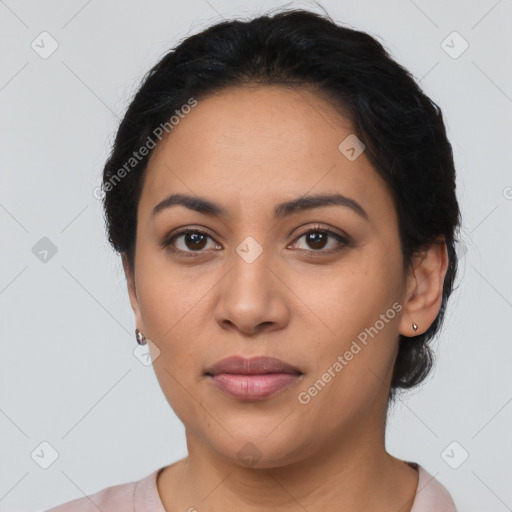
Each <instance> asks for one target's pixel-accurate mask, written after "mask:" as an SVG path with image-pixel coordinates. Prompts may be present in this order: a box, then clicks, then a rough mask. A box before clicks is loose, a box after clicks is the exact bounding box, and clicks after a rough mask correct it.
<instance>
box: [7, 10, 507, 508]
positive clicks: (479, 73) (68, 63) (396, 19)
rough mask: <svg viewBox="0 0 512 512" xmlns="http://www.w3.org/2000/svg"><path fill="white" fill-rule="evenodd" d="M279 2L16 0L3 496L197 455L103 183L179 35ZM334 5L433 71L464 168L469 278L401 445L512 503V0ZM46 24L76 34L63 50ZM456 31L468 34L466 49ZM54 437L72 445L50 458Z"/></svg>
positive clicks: (440, 471) (407, 407)
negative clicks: (121, 249)
mask: <svg viewBox="0 0 512 512" xmlns="http://www.w3.org/2000/svg"><path fill="white" fill-rule="evenodd" d="M293 4H297V5H298V6H301V7H310V8H312V9H313V10H317V11H320V9H319V8H318V7H315V6H314V4H312V3H307V2H293ZM280 5H283V4H282V3H281V2H270V1H267V2H262V1H257V2H255V1H243V2H242V1H241V0H239V1H226V0H208V1H206V0H188V1H186V2H177V1H163V0H149V1H145V2H134V1H130V2H129V1H124V2H122V1H120V0H110V1H104V2H100V1H99V0H89V1H86V0H73V1H68V2H57V1H43V0H41V1H23V0H18V1H15V0H6V1H1V0H0V34H1V35H0V37H1V43H2V44H1V48H0V52H1V59H2V60H1V62H2V66H1V68H0V106H1V109H2V110H1V113H2V115H1V118H0V119H1V121H0V126H1V134H0V160H1V168H2V174H1V175H2V186H1V187H0V223H1V238H2V242H1V243H2V247H3V250H2V262H1V266H0V308H1V321H0V329H1V333H0V343H1V347H0V348H1V353H0V461H1V463H0V511H8V510H9V511H22V510H23V511H36V510H42V509H45V508H49V507H50V506H55V505H57V504H59V503H62V502H64V501H69V500H71V499H74V498H77V497H81V496H83V495H84V494H90V493H92V492H96V491H98V490H100V489H102V488H104V487H106V486H110V485H114V484H118V483H123V482H128V481H131V480H135V479H140V478H142V477H144V476H146V475H147V474H149V473H150V472H152V471H154V470H155V469H156V468H158V467H161V466H163V465H166V464H169V463H171V462H172V461H175V460H177V459H179V458H181V457H183V456H184V455H185V454H186V446H185V438H184V429H183V426H182V424H181V423H180V421H179V420H178V419H177V418H176V417H175V415H174V413H173V412H172V410H171V409H170V407H169V406H168V404H167V402H166V400H165V398H164V397H163V394H162V392H161V390H160V388H159V386H158V383H157V381H156V377H155V375H154V372H153V370H152V368H151V366H145V365H144V364H142V363H141V361H140V360H139V359H138V358H137V357H136V356H135V355H134V353H133V351H134V349H135V348H136V346H137V345H136V342H135V338H134V336H133V329H134V327H135V326H134V322H133V316H132V311H131V309H130V305H129V301H128V296H127V293H126V284H125V281H124V277H123V274H122V267H121V263H120V260H119V258H118V257H117V256H116V255H115V254H114V253H113V252H112V251H111V250H110V248H109V246H108V245H107V242H106V237H105V235H104V226H103V219H102V211H101V204H100V201H98V200H97V199H96V198H95V197H94V195H93V190H94V188H95V187H97V186H98V185H99V183H100V179H99V177H100V173H101V170H102V165H103V164H104V161H105V159H106V157H107V154H108V151H109V148H110V144H111V142H112V139H113V135H114V133H115V130H116V127H117V125H118V122H119V118H120V117H121V116H122V114H123V112H124V109H125V108H126V107H127V105H128V102H129V100H130V97H131V95H132V93H133V92H134V89H135V87H136V86H137V85H138V83H139V81H140V79H141V78H142V75H143V74H144V73H145V72H146V71H147V70H148V69H149V68H150V66H151V65H153V64H154V63H155V62H156V61H157V60H158V59H159V58H160V57H161V56H162V55H163V54H164V52H165V51H166V50H167V49H169V48H170V47H171V46H172V45H173V44H175V43H176V42H177V41H178V40H179V39H181V38H183V37H185V36H187V35H190V34H192V33H194V32H197V31H199V30H201V29H202V28H204V27H206V26H207V25H209V24H210V23H213V22H215V21H217V20H220V19H222V17H226V18H229V17H230V16H233V15H243V16H249V15H254V14H257V13H262V12H264V11H265V10H266V9H267V8H270V7H277V6H280ZM322 5H323V6H324V7H325V8H326V10H327V11H328V12H329V13H330V15H331V16H332V17H333V18H335V19H336V20H337V21H341V22H344V23H345V24H347V25H349V26H351V27H354V28H357V29H360V30H365V31H367V32H369V33H370V34H372V35H374V36H375V37H377V38H378V39H379V40H380V41H381V42H382V43H384V45H385V46H386V48H388V50H389V51H390V52H391V53H392V55H393V56H394V57H395V58H396V59H397V60H398V62H400V63H401V64H402V65H404V66H405V67H406V68H408V69H409V70H410V71H411V72H412V73H413V74H414V76H415V77H416V78H417V79H418V80H420V81H421V85H422V87H423V89H424V90H425V92H426V93H427V94H428V95H430V97H431V98H432V99H433V100H434V101H436V102H437V103H438V104H439V105H440V107H441V108H442V110H443V114H444V117H445V121H446V126H447V130H448V136H449V138H450V141H451V142H452V145H453V150H454V153H455V160H456V166H457V170H458V196H459V199H460V203H461V208H462V213H463V217H464V226H463V231H462V234H463V237H464V244H462V245H461V246H460V247H459V250H460V254H461V264H460V275H459V279H458V283H460V286H459V288H458V289H457V290H456V291H455V292H454V294H453V295H452V298H451V301H450V304H449V309H448V316H447V318H446V323H445V326H444V329H443V331H442V334H441V336H440V337H439V339H438V341H437V342H436V343H435V347H436V351H437V354H438V362H437V364H436V367H435V370H434V371H433V373H432V374H431V376H430V377H429V379H428V380H427V382H426V383H425V384H424V385H423V386H422V387H421V388H419V389H417V390H415V391H413V392H411V393H410V394H409V395H408V396H407V397H406V398H404V400H402V403H400V404H399V406H398V407H397V408H396V409H395V411H394V413H393V416H392V419H391V421H390V424H389V431H388V450H389V451H390V452H391V453H392V454H394V455H395V456H397V457H401V458H403V459H406V460H412V461H417V462H419V463H420V464H422V465H423V466H424V467H425V468H426V469H427V470H428V471H429V472H430V473H431V474H432V475H434V476H435V477H436V478H437V479H439V480H440V481H441V482H442V483H443V484H444V485H445V486H446V487H447V488H448V489H449V491H450V492H451V493H452V495H453V497H454V499H455V502H456V503H457V505H458V507H459V510H460V511H467V512H471V511H474V512H476V511H486V512H502V511H506V510H511V509H512V508H511V507H512V486H511V485H510V484H511V483H512V434H511V432H512V404H511V401H512V382H511V379H512V377H511V372H510V361H511V359H512V343H511V342H510V341H511V336H510V319H511V316H512V315H511V308H512V286H511V285H512V270H511V268H512V267H511V265H510V262H511V261H512V242H511V237H510V235H511V219H512V188H511V187H512V172H511V169H510V161H509V159H508V156H509V151H510V135H511V131H510V124H511V121H512V115H511V114H512V99H511V97H512V80H511V67H510V64H511V62H510V52H511V51H512V44H511V42H512V33H511V32H510V30H509V28H510V25H511V20H512V4H511V2H510V0H501V1H496V0H492V1H491V0H489V1H471V2H468V1H449V2H445V1H441V0H436V1H428V2H427V1H426V0H423V1H422V0H415V1H414V2H413V1H411V0H395V1H387V2H380V1H377V0H375V1H372V2H361V1H356V0H352V1H339V0H338V1H324V2H323V3H322ZM43 31H46V32H48V33H49V34H50V37H51V38H52V39H53V40H55V41H56V42H57V43H58V48H57V49H56V51H55V52H54V53H53V54H51V55H50V56H48V57H47V58H42V56H41V52H43V51H49V50H50V49H51V44H52V39H50V38H49V36H40V34H41V32H43ZM454 31H456V32H458V33H459V34H460V36H461V37H462V38H463V40H465V41H467V43H468V44H469V47H468V48H467V49H466V51H464V52H463V53H462V54H460V55H458V53H460V51H461V50H462V49H463V44H464V43H463V40H462V39H460V38H458V36H456V35H455V36H453V34H452V33H453V32H454ZM42 38H46V39H44V40H43V42H41V39H42ZM447 38H448V39H447ZM33 41H34V46H36V45H38V46H36V48H37V51H36V50H35V49H33V48H32V47H31V44H32V42H33ZM443 41H445V43H443ZM53 44H55V43H53ZM43 46H44V48H43ZM450 52H451V54H452V55H450V54H449V53H450ZM454 57H456V58H454ZM43 237H47V238H48V239H49V240H50V241H51V243H52V244H53V245H54V246H55V247H56V249H57V252H56V253H55V254H54V255H52V252H51V248H49V246H48V244H49V242H48V241H47V240H43V241H40V240H41V238H43ZM36 244H39V245H36ZM45 244H46V245H45ZM34 246H35V249H33V248H34ZM45 250H47V251H49V252H47V253H45V252H44V251H45ZM43 442H47V443H49V444H50V445H51V446H52V447H53V448H54V449H55V450H56V452H57V453H58V458H57V459H56V460H55V461H54V462H53V464H51V465H50V466H49V467H48V468H47V469H43V468H42V467H41V464H45V461H46V463H49V459H48V457H50V455H51V449H48V447H47V445H41V443H43ZM453 442H455V443H456V444H451V443H453ZM447 447H448V449H447ZM465 452H467V453H468V454H469V457H468V458H467V460H465V461H464V462H462V463H461V461H462V460H463V459H464V456H465ZM42 453H44V456H42V455H41V454H42ZM37 454H39V457H38V456H37ZM448 462H449V463H448ZM450 464H451V465H450ZM451 466H458V467H457V468H456V469H454V468H453V467H451Z"/></svg>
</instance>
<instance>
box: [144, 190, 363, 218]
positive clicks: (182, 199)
mask: <svg viewBox="0 0 512 512" xmlns="http://www.w3.org/2000/svg"><path fill="white" fill-rule="evenodd" d="M172 206H184V207H185V208H188V209H190V210H194V211H196V212H199V213H203V214H205V215H209V216H212V217H222V218H226V217H228V212H227V210H225V209H224V208H223V207H222V206H220V205H219V204H216V203H214V202H212V201H210V200H208V199H206V198H203V197H197V196H189V195H186V194H171V195H170V196H169V197H167V198H165V199H164V200H163V201H161V202H159V203H158V204H157V205H156V206H155V207H154V208H153V210H152V212H151V215H152V216H154V215H156V214H157V213H158V212H160V211H162V210H165V209H167V208H171V207H172ZM324 206H345V207H347V208H350V209H352V210H353V211H354V212H356V213H357V214H358V215H360V216H361V217H362V218H363V219H365V220H367V221H369V217H368V214H367V213H366V211H365V210H364V208H363V207H362V206H361V205H360V204H359V203H358V202H357V201H356V200H355V199H351V198H350V197H346V196H344V195H342V194H318V195H309V196H303V197H299V198H298V199H292V200H291V201H286V202H284V203H280V204H278V205H277V206H276V207H275V208H274V218H275V219H282V218H284V217H286V216H288V215H291V214H292V213H296V212H298V211H305V210H312V209H313V208H321V207H324Z"/></svg>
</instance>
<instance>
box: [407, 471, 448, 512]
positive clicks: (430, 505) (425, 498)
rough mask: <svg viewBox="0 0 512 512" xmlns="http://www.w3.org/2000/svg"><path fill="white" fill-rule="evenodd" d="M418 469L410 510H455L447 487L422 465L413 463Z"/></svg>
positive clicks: (443, 511)
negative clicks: (415, 488) (416, 485)
mask: <svg viewBox="0 0 512 512" xmlns="http://www.w3.org/2000/svg"><path fill="white" fill-rule="evenodd" d="M413 464H414V467H416V469H417V470H418V473H419V478H418V488H417V490H416V496H415V499H414V503H413V505H412V508H411V512H457V509H456V508H455V503H454V501H453V498H452V496H451V495H450V493H449V492H448V489H446V487H445V486H444V485H443V484H442V483H441V482H440V481H439V480H437V479H436V478H435V477H434V476H432V475H431V474H430V473H429V472H428V471H427V470H426V469H425V468H424V467H422V466H420V465H419V464H417V463H413Z"/></svg>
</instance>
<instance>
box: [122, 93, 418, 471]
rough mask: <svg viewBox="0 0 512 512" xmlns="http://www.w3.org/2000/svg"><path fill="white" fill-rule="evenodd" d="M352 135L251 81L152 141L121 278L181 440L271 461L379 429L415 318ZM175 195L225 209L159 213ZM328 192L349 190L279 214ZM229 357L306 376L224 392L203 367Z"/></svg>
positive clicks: (318, 105)
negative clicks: (130, 267) (402, 340)
mask: <svg viewBox="0 0 512 512" xmlns="http://www.w3.org/2000/svg"><path fill="white" fill-rule="evenodd" d="M187 110H188V109H187ZM352 134H353V128H352V127H351V125H350V123H349V122H348V121H347V120H346V119H345V118H343V117H341V116H340V115H339V114H337V113H335V112H334V109H333V108H332V106H330V105H329V104H328V103H326V102H325V100H323V99H321V97H320V96H319V95H315V94H314V93H313V92H311V91H308V90H306V89H300V90H292V89H290V88H284V87H278V86H272V87H271V86H258V87H252V88H249V87H245V88H231V89H227V90H224V91H222V92H221V93H218V94H216V95H214V96H212V97H210V98H208V99H205V100H203V101H199V102H198V104H197V105H196V106H194V107H193V108H191V109H190V112H189V113H188V114H186V115H183V116H182V117H181V118H180V120H179V123H178V124H177V125H176V126H174V128H173V129H172V131H171V132H170V136H169V137H167V138H166V139H163V140H162V142H161V143H160V144H159V145H158V146H157V147H156V148H155V150H154V152H153V154H152V156H151V158H150V161H149V163H148V168H147V176H146V180H145V183H144V187H143V191H142V194H141V198H140V203H139V206H138V226H137V240H136V258H135V261H136V263H135V278H134V281H133V280H132V279H131V278H130V274H129V272H128V273H127V275H128V278H129V289H130V299H131V302H132V306H133V308H134V311H135V315H136V322H137V327H139V329H141V330H142V332H143V333H144V334H145V336H146V337H147V338H148V339H149V340H151V342H150V343H149V345H150V348H151V352H152V355H153V357H155V359H154V361H153V365H154V369H155V372H156V375H157V378H158V380H159V383H160V386H161V388H162V390H163V392H164V394H165V396H166V398H167V400H168V402H169V404H170V405H171V406H172V408H173V409H174V411H175V413H176V414H177V416H178V417H179V418H180V419H181V421H182V422H183V423H184V425H185V427H186V432H187V441H188V443H189V450H190V445H191V444H194V446H195V447H198V448H197V449H199V447H201V449H203V450H207V451H209V452H210V453H213V451H214V452H216V453H218V454H221V455H223V456H225V457H228V458H229V459H232V460H234V461H237V460H238V461H240V463H249V464H251V465H254V466H256V467H272V466H277V465H281V464H286V463H291V462H294V461H299V460H301V459H305V458H306V457H308V456H310V455H313V454H315V453H319V452H320V451H321V450H327V452H328V451H329V450H330V449H331V447H332V446H333V443H335V441H336V439H340V436H343V437H342V438H343V439H352V440H356V439H362V438H364V439H365V442H366V443H367V445H368V446H371V445H372V443H373V442H381V441H382V439H381V436H382V435H383V434H382V432H383V425H384V424H383V421H384V417H385V409H386V405H387V397H388V392H389V382H390V379H391V375H392V369H393V363H394V360H395V356H396V352H397V348H398V347H397V343H398V341H397V339H398V334H399V332H403V333H405V332H406V331H407V328H404V326H405V325H406V324H407V325H409V324H410V319H409V318H407V317H406V315H404V311H402V312H400V310H401V309H402V300H404V299H405V298H406V292H407V290H406V283H405V282H404V279H403V275H402V255H401V251H400V241H399V235H398V223H397V216H396V212H395V209H394V205H393V202H392V198H391V195H390V192H389V190H388V188H387V186H386V184H385V182H384V181H383V180H382V179H381V178H380V177H379V175H378V174H377V172H376V171H375V170H374V169H373V168H372V166H371V165H370V163H369V160H368V158H367V156H366V154H365V152H364V151H363V152H362V153H360V150H361V149H362V147H358V146H357V140H356V141H355V142H354V139H353V137H354V136H353V135H352ZM347 137H349V138H348V139H347ZM343 141H345V142H343ZM342 143H343V144H342ZM340 144H341V146H340ZM358 153H360V154H359V156H358ZM173 194H180V195H183V196H187V197H188V198H190V200H195V201H196V204H197V205H198V204H199V201H208V202H209V203H212V204H214V205H215V206H216V208H218V209H219V211H222V215H220V214H219V213H218V212H213V213H211V212H209V211H207V210H206V209H203V211H196V209H194V208H192V207H187V206H185V205H183V204H180V203H179V202H174V204H172V205H169V204H168V205H167V207H165V206H164V207H160V208H159V209H158V211H157V212H156V213H153V209H154V208H155V206H157V205H158V204H159V203H161V202H162V201H164V200H165V199H166V198H168V197H169V196H170V195H173ZM333 195H339V196H340V197H341V196H344V197H345V198H348V199H347V200H346V201H345V202H343V200H342V199H341V200H340V199H339V198H338V200H333V201H331V202H330V203H329V202H324V204H323V205H322V201H321V200H319V201H318V203H316V201H314V200H312V203H311V204H310V206H312V207H310V208H305V207H301V203H300V202H299V203H298V205H296V207H292V206H290V207H288V208H287V207H283V206H281V207H280V208H279V209H278V210H277V213H278V215H275V211H276V208H277V207H278V205H282V204H283V203H290V202H291V203H294V202H295V201H300V200H303V199H305V198H316V197H319V196H333ZM171 202H172V201H171ZM307 204H308V203H304V204H302V206H304V205H307ZM356 204H357V205H359V206H354V205H356ZM199 210H201V208H199ZM186 229H188V230H192V231H196V233H195V234H194V233H193V234H189V235H186V234H185V235H184V234H183V233H182V231H183V230H186ZM328 231H330V232H332V233H331V234H329V233H328ZM179 233H181V234H179ZM307 233H309V235H308V234H307ZM174 235H176V237H174ZM173 237H174V238H173ZM166 241H167V242H168V245H167V246H164V244H165V242H166ZM125 270H126V267H125ZM404 322H406V323H404ZM408 335H410V333H409V334H408ZM153 344H154V345H153ZM357 347H359V348H357ZM234 355H236V356H241V357H243V358H251V357H254V356H268V357H275V358H278V359H280V360H282V361H284V362H286V363H288V364H289V365H291V366H293V367H295V368H296V369H298V370H299V371H300V374H299V375H295V376H290V375H288V376H284V377H283V376H281V377H282V380H281V382H286V383H287V384H286V386H285V387H282V388H279V389H278V390H277V391H274V392H272V393H270V394H266V395H265V393H261V394H260V395H252V394H250V391H251V389H252V387H249V388H247V387H244V386H251V385H250V384H247V383H248V382H249V381H251V382H255V381H254V380H251V379H254V376H253V377H247V376H246V377H240V378H239V380H238V381H236V378H234V379H235V381H236V382H238V383H239V384H238V385H239V388H238V389H239V392H240V393H242V394H243V393H244V389H245V390H246V393H247V394H246V395H244V396H232V395H230V394H228V393H227V392H225V391H224V390H223V389H221V388H220V387H219V386H217V385H216V382H218V381H219V378H218V377H217V378H216V379H213V378H212V377H211V376H209V375H206V373H205V372H206V370H207V368H208V367H210V366H211V365H213V364H214V363H216V362H217V361H219V360H221V359H224V358H226V357H228V356H234ZM274 377H276V376H275V375H274ZM227 379H228V381H229V379H230V378H229V377H228V378H227ZM265 379H268V378H263V379H262V380H260V383H261V382H264V381H265ZM220 380H222V378H221V379H220ZM271 380H272V379H270V380H269V382H270V381H271ZM276 380H279V378H277V379H274V380H273V381H272V382H274V383H275V382H276ZM265 382H267V381H265ZM265 382H264V383H263V384H262V385H267V384H268V382H267V384H265ZM272 382H270V384H272ZM235 386H236V383H235ZM267 391H268V390H267ZM356 444H357V443H355V444H354V446H355V445H356ZM211 450H213V451H211Z"/></svg>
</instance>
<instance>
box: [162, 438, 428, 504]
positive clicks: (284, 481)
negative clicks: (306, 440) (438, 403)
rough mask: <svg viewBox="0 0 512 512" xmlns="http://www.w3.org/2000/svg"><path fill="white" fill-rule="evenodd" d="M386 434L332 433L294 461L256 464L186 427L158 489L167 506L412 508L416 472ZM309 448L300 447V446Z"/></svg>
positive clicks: (305, 449) (298, 451)
mask: <svg viewBox="0 0 512 512" xmlns="http://www.w3.org/2000/svg"><path fill="white" fill-rule="evenodd" d="M356 430H357V429H356ZM383 437H384V436H383V435H372V432H370V431H368V429H367V430H361V429H358V430H357V432H352V433H349V434H347V433H344V435H343V438H342V439H331V440H327V441H326V442H325V444H324V446H323V447H321V448H320V449H318V447H317V448H315V452H314V454H312V455H311V456H309V457H304V456H301V457H300V459H299V457H297V458H298V459H299V460H297V461H296V462H292V463H289V464H286V465H279V466H273V465H272V464H271V463H269V464H267V465H266V467H264V468H253V467H246V466H243V465H242V464H241V463H240V462H238V461H236V462H235V461H233V460H231V459H229V458H226V457H223V456H222V455H220V454H219V453H218V452H216V451H214V450H212V449H211V448H210V447H207V446H205V445H204V444H203V443H202V442H201V440H199V439H197V438H195V437H193V436H192V435H190V434H188V433H187V446H188V451H189V455H188V457H187V458H186V459H182V460H181V461H178V462H177V463H175V464H174V465H172V466H170V467H169V468H166V469H169V470H170V471H169V472H168V474H167V476H166V477H162V478H161V482H160V483H159V485H160V488H159V491H160V494H161V497H162V502H163V504H164V507H165V508H166V511H167V512H171V511H174V510H194V509H196V510H201V509H204V510H244V511H248V512H266V511H278V512H288V511H292V510H299V508H302V509H304V510H320V509H321V510H323V511H324V512H330V511H338V510H351V511H354V512H356V511H367V510H379V511H382V512H386V511H388V510H389V511H395V512H396V511H400V512H408V511H410V508H411V505H412V502H413V500H414V496H415V493H416V488H417V483H418V475H417V472H416V471H415V470H414V469H413V468H411V467H410V466H408V465H407V464H405V463H404V462H403V461H401V460H399V459H396V458H394V457H392V456H391V455H389V454H388V453H387V452H386V450H385V446H384V439H383ZM305 451H307V447H302V448H299V449H298V450H297V453H305Z"/></svg>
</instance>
